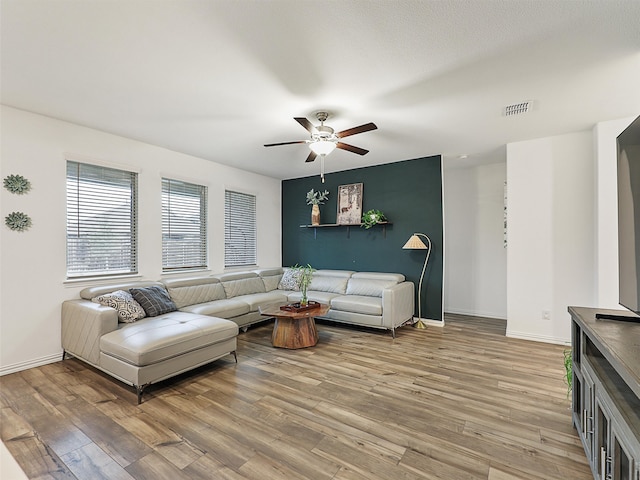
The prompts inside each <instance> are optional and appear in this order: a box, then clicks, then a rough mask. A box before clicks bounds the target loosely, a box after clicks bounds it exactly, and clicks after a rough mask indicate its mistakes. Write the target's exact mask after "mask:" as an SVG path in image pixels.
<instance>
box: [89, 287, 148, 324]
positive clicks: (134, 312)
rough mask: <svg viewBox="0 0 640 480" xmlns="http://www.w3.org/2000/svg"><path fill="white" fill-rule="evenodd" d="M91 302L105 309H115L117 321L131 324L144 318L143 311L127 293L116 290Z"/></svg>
mask: <svg viewBox="0 0 640 480" xmlns="http://www.w3.org/2000/svg"><path fill="white" fill-rule="evenodd" d="M91 301H92V302H95V303H99V304H100V305H104V306H105V307H111V308H115V310H116V312H118V321H119V322H123V323H132V322H135V321H136V320H140V319H141V318H144V317H146V314H145V313H144V309H143V308H142V306H140V304H139V303H138V302H136V301H135V300H134V299H133V297H132V296H131V294H130V293H129V292H125V291H124V290H116V291H115V292H112V293H107V294H105V295H99V296H97V297H94V298H92V299H91Z"/></svg>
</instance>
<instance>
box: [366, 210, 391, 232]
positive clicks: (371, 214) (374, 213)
mask: <svg viewBox="0 0 640 480" xmlns="http://www.w3.org/2000/svg"><path fill="white" fill-rule="evenodd" d="M386 220H387V217H385V216H384V213H382V212H381V211H380V210H375V209H374V210H369V211H367V212H365V213H364V214H363V215H362V220H361V224H360V226H361V227H364V228H367V229H369V228H371V227H373V226H374V225H376V224H378V223H380V222H385V221H386Z"/></svg>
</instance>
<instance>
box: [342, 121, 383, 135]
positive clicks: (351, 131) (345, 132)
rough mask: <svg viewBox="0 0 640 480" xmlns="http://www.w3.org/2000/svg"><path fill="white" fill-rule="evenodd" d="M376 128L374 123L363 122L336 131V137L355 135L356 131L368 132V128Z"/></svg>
mask: <svg viewBox="0 0 640 480" xmlns="http://www.w3.org/2000/svg"><path fill="white" fill-rule="evenodd" d="M376 128H378V127H377V126H376V124H375V123H365V124H364V125H360V126H359V127H353V128H348V129H347V130H342V131H341V132H338V133H336V137H338V138H344V137H348V136H350V135H355V134H356V133H363V132H368V131H370V130H375V129H376Z"/></svg>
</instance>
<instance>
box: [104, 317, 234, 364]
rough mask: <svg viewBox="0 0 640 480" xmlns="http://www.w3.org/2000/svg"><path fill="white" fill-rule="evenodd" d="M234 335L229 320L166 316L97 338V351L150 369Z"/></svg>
mask: <svg viewBox="0 0 640 480" xmlns="http://www.w3.org/2000/svg"><path fill="white" fill-rule="evenodd" d="M237 335H238V325H237V324H236V323H235V322H231V321H229V320H223V319H221V318H215V317H207V316H204V315H194V314H191V313H184V312H170V313H166V314H164V315H161V316H157V317H152V318H145V319H142V320H139V321H138V322H136V323H133V324H128V325H126V326H125V327H123V328H120V329H118V330H115V331H113V332H110V333H107V334H105V335H103V336H102V337H101V338H100V351H101V352H103V353H105V354H107V355H110V356H112V357H115V358H118V359H120V360H122V361H124V362H127V363H130V364H132V365H136V366H144V365H151V364H154V363H157V362H161V361H163V360H167V359H169V358H172V357H176V356H178V355H182V354H184V353H187V352H191V351H194V350H197V349H199V348H203V347H205V346H207V345H212V344H215V343H218V342H221V341H224V340H227V339H229V338H233V337H235V336H237Z"/></svg>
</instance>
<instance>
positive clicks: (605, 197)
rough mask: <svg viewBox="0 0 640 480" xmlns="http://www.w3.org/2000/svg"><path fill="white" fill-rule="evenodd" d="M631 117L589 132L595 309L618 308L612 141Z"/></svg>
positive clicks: (614, 155)
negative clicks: (594, 160) (593, 157)
mask: <svg viewBox="0 0 640 480" xmlns="http://www.w3.org/2000/svg"><path fill="white" fill-rule="evenodd" d="M633 120H634V117H629V118H625V119H621V120H612V121H608V122H601V123H598V124H597V125H596V126H595V127H594V129H593V137H594V142H595V150H596V156H597V164H596V179H597V183H596V199H597V205H596V208H597V210H596V228H597V234H596V235H597V248H596V268H597V272H598V276H597V279H596V287H595V288H596V302H595V303H596V305H598V306H599V307H601V308H613V309H620V308H621V307H620V305H619V304H618V213H617V212H618V203H617V202H618V196H617V188H618V182H617V146H616V137H617V136H618V135H620V133H621V132H622V131H623V130H624V129H625V128H627V127H628V126H629V124H630V123H631V122H633Z"/></svg>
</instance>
